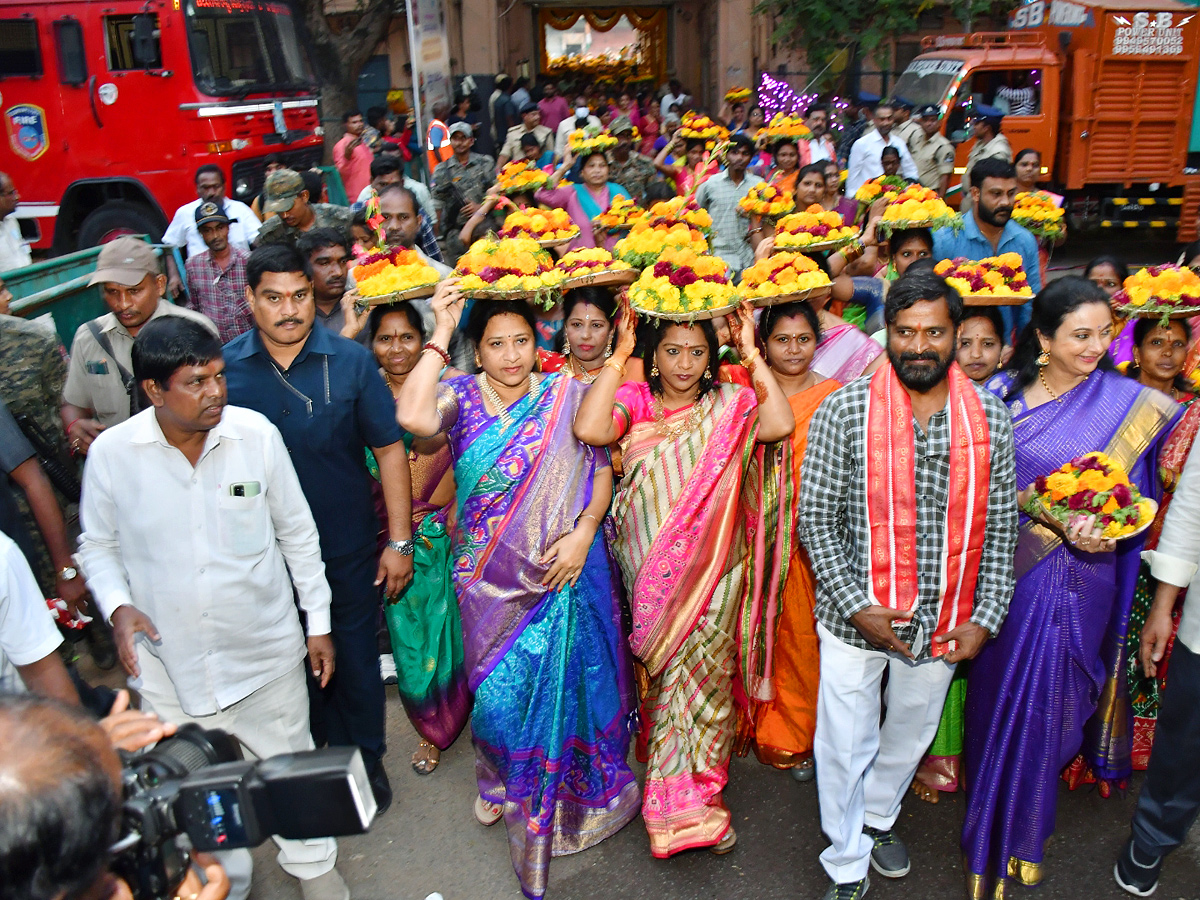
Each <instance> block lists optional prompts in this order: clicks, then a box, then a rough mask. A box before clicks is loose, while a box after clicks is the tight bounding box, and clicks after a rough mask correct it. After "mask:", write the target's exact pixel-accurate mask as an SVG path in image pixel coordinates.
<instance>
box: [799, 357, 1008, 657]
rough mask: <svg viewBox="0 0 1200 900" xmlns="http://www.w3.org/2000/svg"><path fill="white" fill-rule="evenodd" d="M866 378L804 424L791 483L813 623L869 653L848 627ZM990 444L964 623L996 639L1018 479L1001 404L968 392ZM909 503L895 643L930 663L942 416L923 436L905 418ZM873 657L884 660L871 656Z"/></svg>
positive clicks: (855, 584)
mask: <svg viewBox="0 0 1200 900" xmlns="http://www.w3.org/2000/svg"><path fill="white" fill-rule="evenodd" d="M870 383H871V379H870V377H869V376H868V377H864V378H859V379H858V380H857V381H852V382H851V383H850V384H848V385H846V387H844V388H842V389H841V390H839V391H837V392H836V393H834V394H831V395H830V396H829V397H827V398H826V400H825V402H824V403H822V404H821V407H820V408H819V409H818V410H817V413H816V415H815V416H813V420H812V426H811V427H810V428H809V432H808V450H807V451H806V453H805V455H804V466H803V471H802V474H801V478H800V540H801V541H802V542H803V544H804V546H805V549H807V550H808V555H809V558H810V559H811V560H812V566H813V571H814V572H815V573H816V577H817V608H816V615H817V621H818V622H820V623H821V624H822V625H824V626H825V627H826V628H828V629H829V630H830V631H831V632H832V633H833V634H834V635H835V636H837V637H838V638H839V639H840V640H842V641H845V642H846V643H847V644H850V645H851V646H854V647H858V648H860V649H863V650H872V649H878V648H875V647H872V646H871V644H869V643H868V642H867V641H866V639H865V638H864V637H863V636H862V634H861V633H860V632H859V631H858V629H857V628H855V627H854V626H853V625H852V624H850V617H851V616H853V615H854V614H855V613H857V612H859V611H860V610H863V609H866V608H867V607H868V606H870V605H871V600H870V599H869V593H868V590H869V584H868V582H869V577H870V573H869V568H868V560H867V533H868V524H867V484H866V474H867V393H868V389H869V387H870ZM975 391H976V393H978V394H979V398H980V400H981V401H982V403H983V409H984V413H985V415H986V416H987V422H988V433H989V442H990V444H991V473H990V475H989V484H988V509H987V532H986V534H985V535H984V540H983V551H982V554H981V559H980V563H979V578H978V581H977V582H976V586H975V603H974V608H973V611H972V613H971V621H972V622H974V623H975V624H977V625H981V626H982V627H984V628H986V629H987V630H988V631H989V632H990V633H991V634H992V635H995V634H996V633H997V632H998V631H999V630H1000V625H1001V623H1002V622H1003V621H1004V616H1005V614H1006V613H1007V612H1008V604H1009V601H1010V600H1011V599H1012V593H1013V582H1014V577H1013V551H1014V550H1015V548H1016V543H1017V486H1016V482H1017V472H1016V459H1015V456H1014V453H1013V433H1012V420H1011V419H1010V418H1009V414H1008V410H1007V409H1005V407H1004V404H1003V403H1001V402H1000V401H999V400H997V399H996V398H995V397H994V396H993V395H992V394H990V393H989V392H988V391H986V390H984V389H983V388H981V387H979V386H976V387H975ZM913 440H914V448H913V449H914V457H915V465H914V469H915V476H916V488H917V490H916V494H917V579H918V591H917V605H916V608H915V611H914V613H913V617H912V620H911V621H910V622H909V623H908V624H906V625H897V626H896V636H897V637H899V638H900V640H902V641H904V642H905V643H906V644H908V645H909V646H910V647H911V648H912V651H913V655H914V656H916V657H917V658H918V659H923V658H927V657H929V655H930V649H931V648H930V640H931V638H932V636H933V631H934V628H935V627H936V625H937V606H938V598H939V591H940V584H939V575H938V573H939V571H940V568H941V554H942V546H943V542H944V539H945V532H946V509H947V506H948V503H949V477H950V422H949V414H948V412H947V410H946V409H943V410H942V411H940V412H938V413H935V414H934V415H933V416H932V417H931V418H930V419H929V427H928V429H927V430H926V431H922V430H921V427H920V425H918V424H917V421H916V419H915V418H914V419H913ZM880 652H881V653H882V652H884V651H882V650H881V651H880Z"/></svg>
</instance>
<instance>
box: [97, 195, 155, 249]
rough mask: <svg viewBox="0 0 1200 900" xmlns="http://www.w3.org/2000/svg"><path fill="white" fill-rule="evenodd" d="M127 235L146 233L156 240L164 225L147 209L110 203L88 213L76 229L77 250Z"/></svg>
mask: <svg viewBox="0 0 1200 900" xmlns="http://www.w3.org/2000/svg"><path fill="white" fill-rule="evenodd" d="M127 234H148V235H150V237H151V238H153V239H154V240H155V241H159V240H161V239H162V235H163V223H162V222H160V221H159V216H158V214H157V213H155V212H154V210H152V209H150V208H149V207H148V206H143V205H142V204H140V203H130V202H128V201H126V200H112V201H109V202H108V203H105V204H104V205H103V206H100V207H98V208H96V209H94V210H92V211H91V212H90V213H88V216H87V218H86V219H84V220H83V224H82V225H81V226H80V227H79V238H78V241H77V242H76V247H77V248H78V249H80V250H83V249H86V248H88V247H95V246H98V245H99V244H107V243H108V242H109V241H113V240H116V239H117V238H119V237H122V236H124V235H127Z"/></svg>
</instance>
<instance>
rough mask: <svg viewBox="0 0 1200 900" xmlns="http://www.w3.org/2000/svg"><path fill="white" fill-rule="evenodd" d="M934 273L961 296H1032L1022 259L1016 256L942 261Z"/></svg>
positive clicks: (959, 258) (1014, 254) (958, 258)
mask: <svg viewBox="0 0 1200 900" xmlns="http://www.w3.org/2000/svg"><path fill="white" fill-rule="evenodd" d="M933 271H935V272H936V273H937V274H938V275H941V276H942V277H943V278H945V279H946V283H947V284H949V285H950V286H951V287H952V288H954V289H955V290H956V291H958V292H959V293H960V294H962V295H963V296H964V297H971V296H975V297H1005V296H1016V297H1032V296H1033V288H1031V287H1030V286H1029V281H1028V280H1027V279H1026V277H1025V269H1024V267H1023V266H1022V265H1021V257H1020V256H1019V255H1018V254H1016V253H1001V254H1000V255H999V256H989V257H986V258H984V259H980V260H975V261H973V260H969V259H966V258H964V257H961V256H960V257H957V258H955V259H943V260H942V261H941V262H939V263H938V264H937V265H936V266H934V267H933Z"/></svg>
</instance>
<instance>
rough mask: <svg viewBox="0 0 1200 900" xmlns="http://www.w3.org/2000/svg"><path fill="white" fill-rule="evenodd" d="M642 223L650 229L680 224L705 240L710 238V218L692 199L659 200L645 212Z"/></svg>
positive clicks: (706, 211)
mask: <svg viewBox="0 0 1200 900" xmlns="http://www.w3.org/2000/svg"><path fill="white" fill-rule="evenodd" d="M643 221H645V223H646V224H647V225H649V226H650V227H651V228H671V227H672V226H674V225H678V224H680V223H682V224H684V225H687V226H688V227H689V228H694V229H696V230H697V231H699V232H700V233H701V234H702V235H704V238H705V240H707V239H708V238H709V237H711V236H712V224H713V222H712V216H710V215H709V214H708V210H706V209H703V208H701V207H700V206H697V205H696V200H695V198H694V197H672V198H671V199H670V200H660V201H658V202H657V203H655V204H654V205H653V206H651V207H650V208H649V209H648V210H646V215H645V217H644V219H643ZM635 224H637V223H635Z"/></svg>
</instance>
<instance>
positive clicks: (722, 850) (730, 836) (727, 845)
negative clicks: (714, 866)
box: [708, 825, 737, 856]
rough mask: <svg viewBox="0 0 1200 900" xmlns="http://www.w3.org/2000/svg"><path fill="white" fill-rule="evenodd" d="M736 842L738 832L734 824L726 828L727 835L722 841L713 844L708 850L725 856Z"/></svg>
mask: <svg viewBox="0 0 1200 900" xmlns="http://www.w3.org/2000/svg"><path fill="white" fill-rule="evenodd" d="M736 843H737V832H736V831H734V830H733V826H732V825H730V826H729V827H728V828H727V829H725V837H723V838H721V840H720V841H718V842H717V843H716V844H714V845H713V846H711V847H709V848H708V850H709V852H710V853H715V854H716V855H717V856H723V855H724V854H726V853H728V852H729V851H730V850H732V849H733V845H734V844H736Z"/></svg>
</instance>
